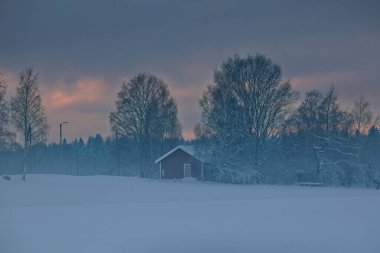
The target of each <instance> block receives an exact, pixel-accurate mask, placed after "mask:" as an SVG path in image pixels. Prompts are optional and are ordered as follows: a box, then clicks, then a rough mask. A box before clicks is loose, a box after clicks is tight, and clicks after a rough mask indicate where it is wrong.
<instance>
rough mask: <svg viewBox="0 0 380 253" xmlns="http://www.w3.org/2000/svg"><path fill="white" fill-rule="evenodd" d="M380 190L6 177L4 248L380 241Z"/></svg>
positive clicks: (348, 248) (350, 246)
mask: <svg viewBox="0 0 380 253" xmlns="http://www.w3.org/2000/svg"><path fill="white" fill-rule="evenodd" d="M379 210H380V191H376V190H369V189H344V188H308V187H299V186H260V185H256V186H245V185H226V184H218V183H205V182H204V183H202V182H195V181H191V180H190V181H186V180H185V181H177V182H176V181H165V180H164V181H158V180H151V179H139V178H125V177H111V176H88V177H85V176H82V177H74V176H58V175H29V176H28V180H27V181H26V182H22V181H21V180H20V176H13V178H12V180H11V181H5V180H0V224H1V229H0V252H7V253H22V252H29V253H50V252H56V253H76V252H78V253H85V252H89V253H90V252H91V253H96V252H99V253H103V252H113V253H117V252H120V253H121V252H134V253H139V252H144V253H145V252H165V253H170V252H173V253H174V252H175V253H182V252H189V253H190V252H219V253H221V252H283V253H286V252H289V253H290V252H291V253H298V252H299V253H301V252H309V253H312V252H345V253H350V252H352V253H357V252H366V253H376V252H379V249H380V241H379V234H380V213H379Z"/></svg>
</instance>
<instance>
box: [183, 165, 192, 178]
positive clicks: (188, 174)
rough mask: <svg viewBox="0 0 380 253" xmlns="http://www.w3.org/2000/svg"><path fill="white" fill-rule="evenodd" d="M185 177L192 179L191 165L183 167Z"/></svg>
mask: <svg viewBox="0 0 380 253" xmlns="http://www.w3.org/2000/svg"><path fill="white" fill-rule="evenodd" d="M183 175H184V176H183V177H191V164H189V163H185V164H184V165H183Z"/></svg>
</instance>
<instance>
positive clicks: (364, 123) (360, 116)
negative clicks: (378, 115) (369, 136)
mask: <svg viewBox="0 0 380 253" xmlns="http://www.w3.org/2000/svg"><path fill="white" fill-rule="evenodd" d="M351 115H352V118H353V121H354V127H355V130H356V131H358V132H359V133H360V134H364V133H365V132H366V131H367V130H368V129H369V128H370V127H371V125H372V118H373V113H372V111H371V109H370V105H369V102H368V101H366V100H365V99H364V97H360V98H359V99H356V100H355V102H354V108H353V109H352V112H351Z"/></svg>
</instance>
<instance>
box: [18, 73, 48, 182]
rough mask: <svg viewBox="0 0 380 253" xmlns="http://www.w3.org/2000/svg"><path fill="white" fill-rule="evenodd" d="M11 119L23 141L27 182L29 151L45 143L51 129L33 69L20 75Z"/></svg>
mask: <svg viewBox="0 0 380 253" xmlns="http://www.w3.org/2000/svg"><path fill="white" fill-rule="evenodd" d="M11 117H12V121H13V123H14V125H15V128H16V130H17V132H18V133H19V134H20V135H21V136H22V139H23V147H24V159H23V171H22V179H23V180H25V175H26V172H27V160H28V159H27V158H28V157H27V154H28V149H29V148H30V147H31V146H32V145H33V144H34V143H39V142H45V141H46V138H47V134H48V128H49V127H48V124H47V118H46V114H45V108H44V107H43V106H42V102H41V97H40V95H39V82H38V75H37V74H36V73H35V72H34V70H33V68H31V67H27V68H25V70H23V71H22V72H21V73H20V75H19V83H18V87H17V91H16V96H14V97H12V98H11Z"/></svg>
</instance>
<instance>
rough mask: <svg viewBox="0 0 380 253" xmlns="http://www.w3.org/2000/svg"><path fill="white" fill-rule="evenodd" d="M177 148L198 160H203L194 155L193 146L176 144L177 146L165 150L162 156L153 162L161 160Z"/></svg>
mask: <svg viewBox="0 0 380 253" xmlns="http://www.w3.org/2000/svg"><path fill="white" fill-rule="evenodd" d="M178 149H181V150H182V151H184V152H185V153H187V154H189V155H191V156H193V157H195V158H196V159H198V160H199V161H201V162H203V160H202V159H200V158H199V157H197V156H196V155H195V152H194V146H190V145H186V146H185V145H178V146H177V147H175V148H173V149H172V150H170V151H169V152H167V153H166V154H164V155H163V156H161V157H160V158H158V159H157V160H156V161H154V162H155V163H159V162H160V161H161V160H163V159H165V158H166V157H168V156H169V155H171V154H173V153H174V152H175V151H177V150H178Z"/></svg>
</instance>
